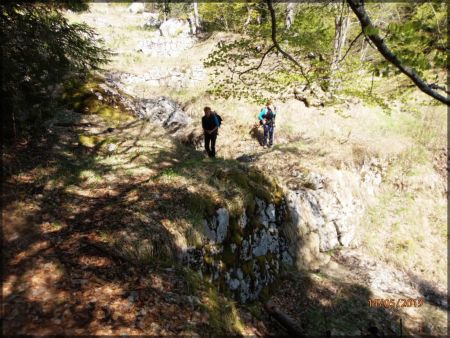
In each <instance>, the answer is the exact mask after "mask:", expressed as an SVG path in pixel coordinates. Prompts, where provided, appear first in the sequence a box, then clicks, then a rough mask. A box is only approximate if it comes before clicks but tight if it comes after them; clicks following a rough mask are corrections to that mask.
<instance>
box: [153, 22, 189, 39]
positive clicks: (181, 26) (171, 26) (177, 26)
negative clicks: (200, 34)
mask: <svg viewBox="0 0 450 338" xmlns="http://www.w3.org/2000/svg"><path fill="white" fill-rule="evenodd" d="M159 31H160V32H161V35H162V36H165V37H177V36H180V35H181V36H187V35H189V33H190V27H189V23H188V22H187V20H178V19H173V18H171V19H168V20H167V21H165V22H163V23H162V24H161V26H160V27H159Z"/></svg>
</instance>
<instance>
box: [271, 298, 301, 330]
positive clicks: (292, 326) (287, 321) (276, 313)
mask: <svg viewBox="0 0 450 338" xmlns="http://www.w3.org/2000/svg"><path fill="white" fill-rule="evenodd" d="M264 308H265V309H266V311H267V312H268V313H269V315H271V316H272V317H273V318H275V319H276V320H277V321H278V322H279V323H280V324H281V325H282V326H283V327H284V328H285V329H286V331H287V332H288V333H289V334H290V335H292V336H293V337H304V336H305V334H304V333H303V330H302V329H301V328H300V326H299V325H298V324H297V322H296V321H295V320H294V319H292V318H291V317H289V316H288V315H287V314H285V313H283V312H282V311H281V310H280V309H278V307H277V306H275V305H274V304H271V303H270V302H268V303H266V304H265V305H264Z"/></svg>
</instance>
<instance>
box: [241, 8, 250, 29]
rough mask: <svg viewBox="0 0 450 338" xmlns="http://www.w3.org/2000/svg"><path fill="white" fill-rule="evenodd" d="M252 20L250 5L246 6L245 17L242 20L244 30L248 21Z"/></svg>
mask: <svg viewBox="0 0 450 338" xmlns="http://www.w3.org/2000/svg"><path fill="white" fill-rule="evenodd" d="M251 20H252V10H251V8H250V6H247V19H246V20H245V22H244V27H243V28H244V31H246V29H247V26H248V25H249V24H250V21H251Z"/></svg>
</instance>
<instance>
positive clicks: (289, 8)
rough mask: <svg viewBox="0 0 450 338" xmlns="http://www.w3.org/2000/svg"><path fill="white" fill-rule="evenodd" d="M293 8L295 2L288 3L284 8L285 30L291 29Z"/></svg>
mask: <svg viewBox="0 0 450 338" xmlns="http://www.w3.org/2000/svg"><path fill="white" fill-rule="evenodd" d="M294 8H295V2H288V4H287V7H286V22H285V25H286V29H289V28H291V26H292V24H293V23H294Z"/></svg>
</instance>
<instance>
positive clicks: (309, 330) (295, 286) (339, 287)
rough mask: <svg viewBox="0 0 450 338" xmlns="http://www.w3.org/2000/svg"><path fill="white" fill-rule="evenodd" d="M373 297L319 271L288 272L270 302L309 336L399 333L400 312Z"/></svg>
mask: <svg viewBox="0 0 450 338" xmlns="http://www.w3.org/2000/svg"><path fill="white" fill-rule="evenodd" d="M373 298H374V296H373V294H372V293H371V291H370V290H369V289H368V288H366V287H364V286H362V285H359V284H354V283H351V282H349V281H346V280H336V279H333V276H327V275H324V274H321V273H320V272H308V271H288V272H286V273H284V274H283V275H282V277H281V278H280V279H279V281H278V284H277V287H276V289H275V290H274V296H273V297H272V298H271V302H272V303H273V304H275V305H277V306H278V307H279V308H280V309H281V310H282V311H284V312H285V313H287V314H288V315H289V316H291V317H292V318H293V319H294V320H295V321H296V322H297V323H298V325H299V326H300V327H301V328H302V330H303V331H304V333H305V335H306V336H330V335H333V336H335V335H344V336H400V333H401V332H402V331H401V329H400V318H401V314H400V313H399V312H398V311H397V310H396V309H391V308H388V307H386V308H385V307H384V306H372V305H371V303H369V300H371V299H373ZM402 330H403V334H406V333H407V332H406V331H405V328H402Z"/></svg>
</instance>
